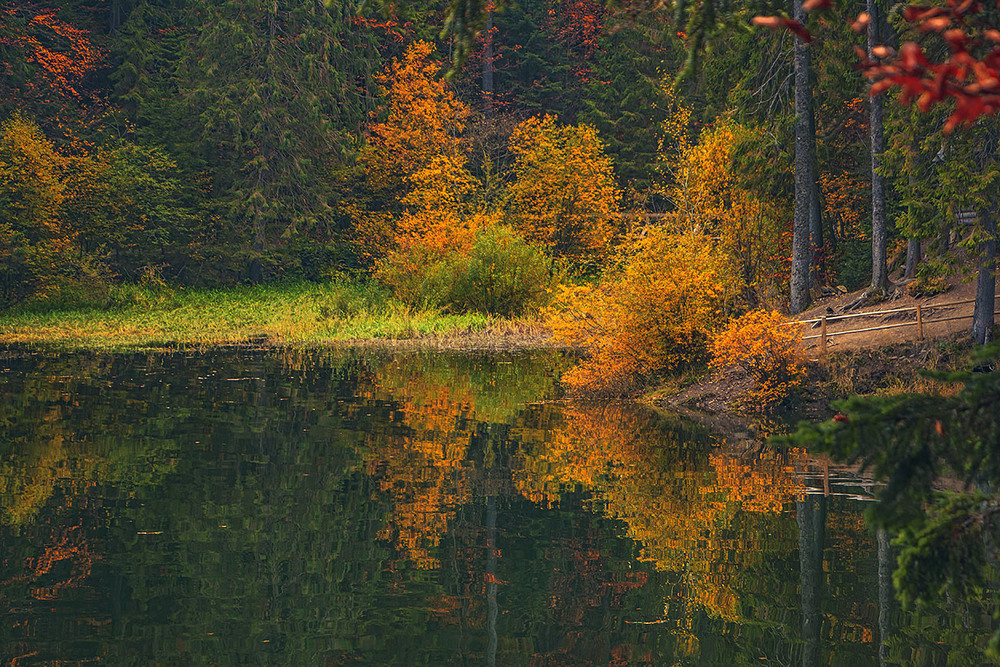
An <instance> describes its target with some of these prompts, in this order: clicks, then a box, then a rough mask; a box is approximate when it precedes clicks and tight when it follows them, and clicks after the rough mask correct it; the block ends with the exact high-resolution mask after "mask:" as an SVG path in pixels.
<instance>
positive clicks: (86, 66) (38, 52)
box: [0, 10, 104, 97]
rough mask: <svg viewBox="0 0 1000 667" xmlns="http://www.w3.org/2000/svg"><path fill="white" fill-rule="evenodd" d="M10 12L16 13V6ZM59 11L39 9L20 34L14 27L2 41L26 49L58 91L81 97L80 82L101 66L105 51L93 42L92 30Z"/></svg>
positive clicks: (0, 37) (31, 60)
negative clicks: (73, 23) (61, 15)
mask: <svg viewBox="0 0 1000 667" xmlns="http://www.w3.org/2000/svg"><path fill="white" fill-rule="evenodd" d="M6 13H8V14H13V13H14V10H8V11H7V12H6ZM57 14H58V11H56V10H47V11H41V12H39V13H38V14H36V15H34V16H32V17H31V18H30V19H29V20H28V21H27V23H26V25H24V30H23V32H21V33H20V34H17V33H16V32H14V31H12V33H13V34H10V35H3V36H0V44H3V45H9V46H13V47H16V48H18V49H22V50H23V51H24V53H25V56H26V58H27V60H28V61H29V62H33V63H35V64H36V65H38V67H39V69H40V70H41V74H42V76H43V77H44V78H45V79H46V80H47V81H48V83H49V85H50V86H51V87H52V89H54V90H55V91H56V92H57V93H59V94H60V95H67V96H70V97H78V96H79V93H78V92H77V90H76V86H78V85H79V82H80V81H81V80H82V79H83V78H84V77H85V76H87V75H88V74H89V73H91V72H92V71H94V70H95V69H97V68H98V67H99V66H100V64H101V62H102V61H103V59H104V54H103V53H102V51H101V50H100V49H99V48H98V47H96V46H95V45H94V44H93V43H92V42H91V40H90V32H89V31H87V30H81V29H79V28H76V27H74V26H72V25H70V24H69V23H66V22H65V21H63V20H62V19H60V18H59V17H58V16H57Z"/></svg>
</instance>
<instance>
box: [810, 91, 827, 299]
mask: <svg viewBox="0 0 1000 667" xmlns="http://www.w3.org/2000/svg"><path fill="white" fill-rule="evenodd" d="M808 113H809V135H808V138H809V154H810V155H811V156H812V173H813V179H812V182H811V184H810V192H809V246H810V247H809V254H810V263H811V271H810V285H811V286H812V287H818V286H819V285H820V283H821V282H822V279H823V261H824V259H825V258H824V256H823V250H824V247H823V246H824V245H825V241H824V239H823V214H822V210H821V207H820V201H819V183H818V182H817V180H816V179H817V176H818V175H819V169H818V168H817V164H816V110H815V108H814V107H813V104H812V93H811V92H810V94H809V112H808Z"/></svg>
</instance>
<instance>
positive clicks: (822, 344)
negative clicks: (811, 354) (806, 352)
mask: <svg viewBox="0 0 1000 667" xmlns="http://www.w3.org/2000/svg"><path fill="white" fill-rule="evenodd" d="M819 341H820V342H819V351H820V353H821V354H826V315H824V316H823V319H822V320H821V323H820V330H819Z"/></svg>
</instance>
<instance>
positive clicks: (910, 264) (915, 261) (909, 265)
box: [904, 239, 922, 280]
mask: <svg viewBox="0 0 1000 667" xmlns="http://www.w3.org/2000/svg"><path fill="white" fill-rule="evenodd" d="M921 257H922V255H921V252H920V239H906V273H905V274H904V277H905V278H906V279H907V280H913V279H914V278H916V277H917V266H918V265H919V264H920V259H921Z"/></svg>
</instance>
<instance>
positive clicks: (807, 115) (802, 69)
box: [789, 0, 816, 315]
mask: <svg viewBox="0 0 1000 667" xmlns="http://www.w3.org/2000/svg"><path fill="white" fill-rule="evenodd" d="M795 20H796V21H800V22H802V23H805V20H806V12H805V10H804V9H803V8H802V1H801V0H795ZM792 39H794V40H795V51H794V54H793V59H792V64H793V66H794V69H795V218H794V222H793V223H792V275H791V279H790V280H789V283H790V287H791V311H792V314H793V315H795V314H797V313H801V312H802V311H803V310H805V309H806V308H808V307H809V267H810V263H811V262H810V256H809V255H810V252H809V251H810V247H809V246H810V229H809V217H810V216H809V211H810V208H811V207H812V192H813V189H814V188H815V185H816V176H815V174H814V172H813V150H812V148H813V147H814V146H815V142H814V141H811V140H810V139H811V137H810V131H811V130H812V123H811V122H810V119H811V118H812V91H811V90H810V87H809V45H808V44H807V43H806V42H804V41H802V40H801V39H799V38H798V37H793V38H792Z"/></svg>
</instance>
